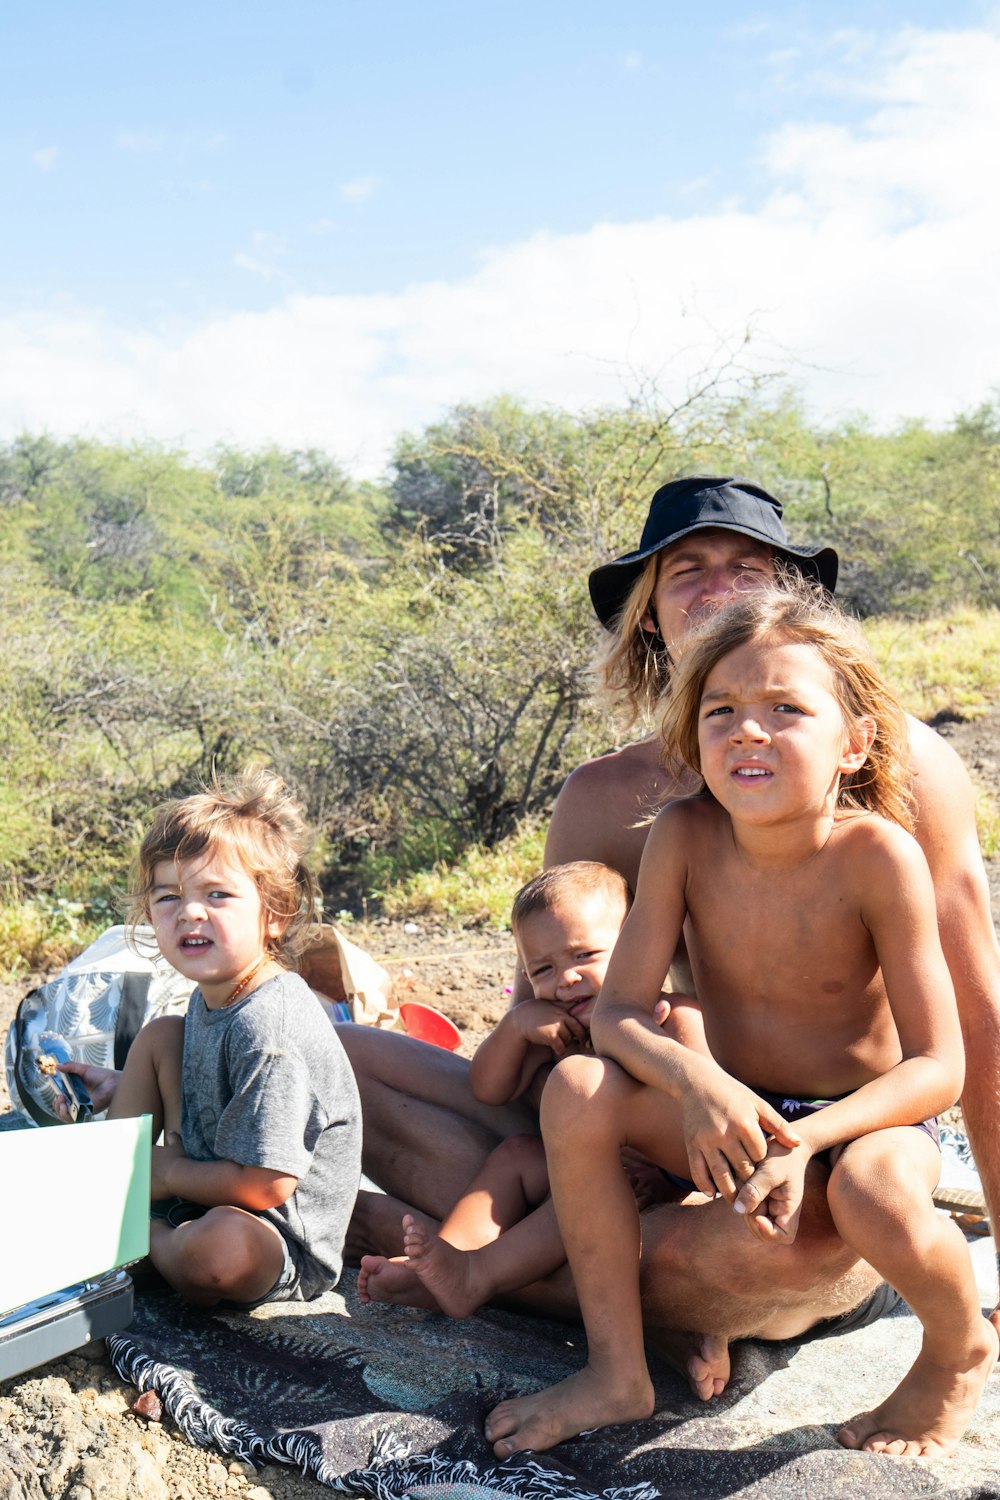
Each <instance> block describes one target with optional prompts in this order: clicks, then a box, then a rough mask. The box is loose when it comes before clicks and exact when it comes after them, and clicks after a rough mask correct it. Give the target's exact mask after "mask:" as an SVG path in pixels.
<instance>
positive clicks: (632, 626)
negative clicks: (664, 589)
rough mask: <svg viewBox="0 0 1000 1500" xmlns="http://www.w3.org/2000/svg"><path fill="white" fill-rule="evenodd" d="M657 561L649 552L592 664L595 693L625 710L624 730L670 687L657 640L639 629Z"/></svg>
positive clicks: (664, 655)
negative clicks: (600, 694) (626, 725)
mask: <svg viewBox="0 0 1000 1500" xmlns="http://www.w3.org/2000/svg"><path fill="white" fill-rule="evenodd" d="M661 556H662V553H661V552H654V553H653V555H652V557H647V559H646V561H645V563H644V564H643V568H642V572H641V573H640V574H639V576H638V578H637V579H636V580H635V583H633V585H632V587H631V588H630V589H629V592H628V596H627V598H626V600H625V603H624V604H623V605H622V607H621V609H620V611H619V612H618V615H617V616H616V618H615V622H614V625H613V627H612V629H611V632H610V634H609V635H608V638H607V639H606V640H605V641H604V642H603V643H602V645H601V647H600V649H599V651H598V655H597V658H596V660H595V662H594V674H595V677H596V678H597V680H598V683H599V685H600V687H601V689H602V690H603V692H604V693H606V695H607V697H608V700H609V702H613V703H615V704H616V705H617V706H619V707H624V708H625V711H626V722H627V723H628V724H634V723H635V721H636V719H641V718H645V717H648V716H650V715H652V714H653V713H654V712H655V710H656V708H657V705H658V704H659V701H660V699H661V698H662V697H663V695H664V693H665V692H666V690H667V687H668V686H669V683H670V653H669V651H668V650H667V647H666V644H665V642H664V640H663V637H662V636H661V635H660V632H659V631H658V630H657V631H656V633H655V634H653V633H651V632H650V631H649V630H647V629H646V628H645V627H644V626H643V624H642V619H643V616H644V615H646V614H647V613H648V612H649V610H650V609H651V607H652V603H653V593H654V590H655V589H656V578H657V574H658V572H659V567H660V557H661Z"/></svg>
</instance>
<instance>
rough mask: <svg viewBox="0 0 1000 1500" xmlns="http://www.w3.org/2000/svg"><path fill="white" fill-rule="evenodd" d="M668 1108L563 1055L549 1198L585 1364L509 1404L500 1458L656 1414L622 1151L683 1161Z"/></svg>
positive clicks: (551, 1103)
mask: <svg viewBox="0 0 1000 1500" xmlns="http://www.w3.org/2000/svg"><path fill="white" fill-rule="evenodd" d="M676 1130H677V1122H676V1119H674V1118H673V1114H672V1111H671V1110H670V1108H669V1101H668V1100H667V1099H666V1097H665V1096H664V1095H663V1094H662V1093H660V1092H659V1091H657V1090H654V1089H651V1088H647V1087H646V1086H645V1085H643V1084H640V1083H637V1082H636V1080H635V1079H633V1078H631V1077H629V1075H628V1074H627V1073H625V1072H624V1071H623V1070H622V1069H621V1068H618V1067H617V1066H616V1065H615V1064H614V1063H610V1062H606V1061H604V1060H602V1059H599V1058H592V1057H583V1056H580V1057H569V1058H566V1059H564V1060H563V1061H562V1062H561V1063H560V1064H559V1066H558V1067H557V1068H556V1070H555V1072H554V1073H553V1074H552V1076H551V1077H550V1079H549V1082H548V1083H547V1085H546V1088H545V1094H544V1097H543V1100H542V1134H543V1137H544V1140H545V1145H546V1153H547V1156H548V1165H549V1176H550V1180H551V1184H552V1196H553V1200H554V1203H555V1208H556V1213H557V1215H558V1220H559V1227H560V1229H561V1231H562V1236H563V1241H564V1243H565V1247H566V1254H567V1258H568V1260H569V1263H570V1266H571V1269H572V1272H573V1278H574V1281H575V1284H576V1290H577V1295H578V1297H579V1302H580V1311H581V1314H582V1316H583V1321H584V1324H585V1326H586V1330H587V1343H588V1358H587V1364H586V1367H585V1368H584V1369H583V1370H581V1371H580V1372H579V1373H578V1374H576V1375H572V1376H571V1377H570V1378H569V1379H568V1380H563V1381H560V1383H559V1384H558V1385H556V1386H553V1387H552V1388H551V1389H550V1390H547V1391H541V1392H539V1393H538V1394H536V1395H533V1396H525V1397H521V1398H519V1399H517V1400H513V1401H504V1402H501V1404H500V1405H499V1406H497V1407H496V1408H495V1409H494V1410H493V1411H492V1412H491V1413H490V1415H489V1416H488V1417H487V1419H486V1436H487V1439H488V1440H489V1441H490V1442H491V1443H492V1444H493V1448H494V1452H495V1453H496V1455H497V1457H498V1458H507V1457H508V1456H509V1455H510V1454H511V1453H515V1452H517V1451H519V1450H520V1449H524V1448H531V1449H535V1450H540V1449H546V1448H551V1447H553V1446H554V1445H555V1444H556V1443H560V1442H562V1441H563V1440H564V1439H565V1438H568V1437H572V1436H574V1435H575V1434H576V1433H578V1432H582V1431H584V1430H585V1429H588V1428H591V1427H604V1426H607V1425H609V1424H611V1423H614V1422H628V1421H634V1420H636V1419H638V1418H641V1417H647V1416H649V1415H650V1413H651V1412H652V1409H653V1387H652V1383H651V1381H650V1378H649V1372H648V1370H647V1368H646V1358H645V1351H644V1348H643V1331H642V1311H641V1305H640V1298H639V1215H638V1212H637V1210H636V1206H635V1200H634V1198H633V1195H632V1190H631V1187H630V1186H629V1182H628V1179H627V1177H626V1176H625V1173H624V1172H623V1171H622V1168H621V1157H620V1151H621V1147H622V1146H624V1145H631V1146H635V1147H636V1148H637V1149H639V1150H640V1151H644V1152H645V1153H646V1155H648V1156H649V1157H650V1158H651V1159H653V1160H659V1161H664V1160H665V1159H666V1160H667V1161H668V1162H669V1163H671V1164H672V1162H673V1161H674V1160H676V1155H675V1152H676V1140H675V1138H674V1137H675V1136H676Z"/></svg>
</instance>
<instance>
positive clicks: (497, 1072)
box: [469, 1000, 588, 1104]
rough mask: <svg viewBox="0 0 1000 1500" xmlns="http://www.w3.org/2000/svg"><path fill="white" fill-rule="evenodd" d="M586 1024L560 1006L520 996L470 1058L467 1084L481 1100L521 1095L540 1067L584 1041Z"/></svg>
mask: <svg viewBox="0 0 1000 1500" xmlns="http://www.w3.org/2000/svg"><path fill="white" fill-rule="evenodd" d="M587 1035H588V1033H587V1028H586V1026H584V1024H583V1022H582V1021H578V1020H577V1018H576V1017H575V1016H571V1015H569V1014H568V1012H566V1011H565V1010H564V1009H563V1007H562V1006H559V1005H552V1004H550V1002H549V1001H548V1000H523V1001H522V1002H521V1003H520V1004H519V1005H515V1006H514V1007H513V1008H512V1009H511V1010H509V1011H507V1013H506V1015H504V1016H503V1017H502V1019H501V1020H500V1021H499V1023H498V1024H497V1025H496V1026H495V1027H494V1028H493V1030H492V1031H491V1032H490V1034H489V1036H488V1037H486V1039H485V1040H484V1041H483V1042H481V1043H480V1045H479V1047H478V1048H477V1050H476V1054H475V1056H474V1057H473V1059H472V1064H471V1067H470V1070H469V1083H470V1086H471V1088H472V1093H473V1096H474V1097H475V1098H476V1099H478V1100H480V1101H481V1103H483V1104H509V1103H510V1102H511V1100H513V1099H519V1098H520V1097H521V1095H522V1094H523V1093H524V1092H525V1090H526V1089H527V1088H528V1087H529V1085H530V1084H531V1082H532V1080H533V1079H534V1077H535V1075H536V1074H537V1073H538V1070H539V1069H540V1068H541V1067H543V1066H544V1065H545V1064H546V1063H551V1062H553V1061H554V1060H558V1059H559V1058H560V1057H562V1056H563V1054H564V1053H565V1052H566V1051H567V1050H568V1049H569V1048H570V1047H572V1046H573V1045H574V1044H579V1043H581V1042H584V1041H586V1039H587Z"/></svg>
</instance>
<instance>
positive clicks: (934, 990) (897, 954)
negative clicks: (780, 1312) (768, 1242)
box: [734, 818, 964, 1243]
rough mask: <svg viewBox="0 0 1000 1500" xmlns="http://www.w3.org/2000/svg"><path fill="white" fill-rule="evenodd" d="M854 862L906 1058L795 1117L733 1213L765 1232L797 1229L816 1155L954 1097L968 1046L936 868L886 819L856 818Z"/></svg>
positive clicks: (784, 1236) (926, 1114)
mask: <svg viewBox="0 0 1000 1500" xmlns="http://www.w3.org/2000/svg"><path fill="white" fill-rule="evenodd" d="M853 835H854V839H855V841H856V844H857V849H856V851H854V856H853V857H854V863H853V865H852V869H853V871H854V873H855V874H856V875H857V877H858V878H859V880H860V882H861V886H862V890H861V918H862V920H863V922H864V923H865V925H866V926H867V928H868V930H869V932H870V933H871V936H872V940H873V942H874V945H875V951H876V954H877V955H878V960H879V967H880V968H881V970H882V978H883V982H884V984H885V990H886V995H887V998H888V1003H889V1008H890V1010H891V1011H892V1018H893V1021H894V1022H895V1026H896V1032H897V1035H898V1037H899V1046H900V1051H901V1052H902V1057H901V1059H900V1061H899V1062H897V1063H896V1064H895V1066H894V1067H890V1068H888V1069H887V1070H886V1071H885V1072H884V1073H882V1074H881V1075H880V1076H879V1077H877V1078H873V1079H871V1081H870V1082H868V1083H866V1084H863V1085H862V1087H861V1088H859V1089H856V1090H855V1091H854V1092H853V1093H852V1094H849V1095H847V1097H846V1098H844V1099H840V1100H838V1101H837V1102H836V1103H835V1104H830V1105H828V1106H827V1107H826V1108H825V1109H822V1110H819V1111H818V1112H817V1113H816V1114H814V1115H810V1116H809V1118H808V1119H807V1120H800V1121H797V1122H796V1130H797V1131H798V1132H799V1135H800V1136H801V1138H802V1146H801V1147H800V1148H799V1149H798V1150H797V1151H792V1152H788V1151H785V1150H784V1149H782V1148H781V1147H779V1146H776V1145H775V1144H774V1143H772V1145H771V1146H770V1147H769V1150H768V1159H767V1161H765V1162H764V1163H763V1164H762V1166H761V1167H760V1169H759V1170H758V1172H757V1173H755V1174H754V1177H753V1178H752V1179H751V1180H750V1181H748V1182H747V1183H745V1184H744V1186H743V1188H742V1189H741V1191H740V1194H739V1200H738V1202H737V1203H736V1204H735V1205H734V1206H735V1207H736V1209H737V1212H740V1213H747V1214H748V1215H751V1216H752V1217H753V1219H754V1221H755V1222H754V1223H752V1224H751V1228H753V1229H754V1230H755V1231H756V1232H757V1233H758V1234H759V1235H760V1237H761V1238H765V1239H780V1240H782V1241H783V1242H785V1243H789V1242H790V1241H791V1240H793V1239H794V1238H795V1230H796V1227H797V1223H798V1210H799V1208H800V1206H801V1190H802V1178H803V1175H804V1172H805V1166H806V1164H807V1162H808V1159H809V1156H810V1155H815V1154H816V1153H817V1152H819V1151H825V1150H827V1149H828V1148H830V1147H831V1146H836V1145H840V1144H842V1143H844V1142H846V1141H852V1140H855V1139H856V1138H857V1137H858V1136H861V1135H867V1134H869V1133H870V1132H871V1131H874V1130H886V1129H889V1128H890V1127H892V1126H895V1125H914V1124H918V1123H919V1122H920V1121H921V1120H926V1119H930V1118H931V1117H932V1116H933V1115H936V1114H938V1113H940V1111H941V1110H943V1109H947V1108H949V1107H950V1106H951V1105H952V1104H954V1102H955V1100H956V1099H957V1098H958V1096H959V1094H960V1093H961V1089H962V1082H963V1075H964V1055H963V1048H962V1033H961V1028H960V1026H959V1020H958V1009H957V1006H956V1004H955V992H954V988H953V986H952V983H951V978H950V976H949V973H948V967H947V964H946V963H945V960H944V954H943V953H942V951H941V943H940V940H939V938H938V929H937V913H936V910H935V905H934V889H933V886H932V884H931V878H930V872H929V871H928V868H927V863H926V860H925V859H924V856H923V853H922V852H921V850H920V847H919V845H918V844H917V843H916V841H915V840H914V839H912V838H911V837H910V835H909V834H907V833H904V832H903V830H902V829H900V828H897V827H895V826H894V825H892V824H889V823H885V822H883V821H882V820H880V819H874V818H872V819H865V820H864V821H863V822H861V821H859V822H858V823H857V825H856V826H855V829H854V830H853Z"/></svg>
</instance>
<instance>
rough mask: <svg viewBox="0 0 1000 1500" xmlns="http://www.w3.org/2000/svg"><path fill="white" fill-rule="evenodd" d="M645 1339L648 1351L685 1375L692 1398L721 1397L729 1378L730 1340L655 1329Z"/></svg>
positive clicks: (716, 1336)
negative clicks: (657, 1355) (652, 1351)
mask: <svg viewBox="0 0 1000 1500" xmlns="http://www.w3.org/2000/svg"><path fill="white" fill-rule="evenodd" d="M647 1336H648V1341H649V1345H650V1348H652V1349H655V1350H656V1352H657V1354H659V1355H660V1357H661V1358H662V1359H664V1360H665V1361H666V1362H667V1364H668V1365H670V1367H671V1369H673V1370H676V1371H677V1373H678V1375H683V1376H684V1378H685V1380H686V1381H687V1383H688V1385H689V1386H690V1387H691V1390H692V1392H693V1393H694V1395H696V1396H698V1397H699V1398H700V1399H701V1400H702V1401H711V1399H712V1397H713V1396H721V1395H722V1393H723V1391H724V1390H725V1389H726V1386H727V1385H728V1384H729V1375H730V1365H729V1340H728V1339H727V1338H726V1337H725V1336H724V1335H723V1334H716V1333H684V1332H682V1331H679V1330H675V1329H657V1330H656V1331H655V1332H654V1333H651V1334H649V1335H647Z"/></svg>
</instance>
